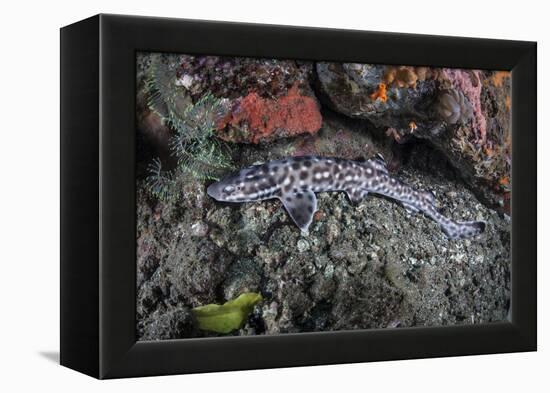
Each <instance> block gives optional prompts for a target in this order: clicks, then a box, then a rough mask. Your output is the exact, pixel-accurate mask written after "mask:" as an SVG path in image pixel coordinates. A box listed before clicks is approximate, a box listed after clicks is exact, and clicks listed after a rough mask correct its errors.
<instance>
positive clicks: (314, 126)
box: [217, 84, 323, 143]
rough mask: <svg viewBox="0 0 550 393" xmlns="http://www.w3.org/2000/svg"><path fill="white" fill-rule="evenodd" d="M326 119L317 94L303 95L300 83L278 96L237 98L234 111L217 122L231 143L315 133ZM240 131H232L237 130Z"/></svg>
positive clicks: (219, 133)
mask: <svg viewBox="0 0 550 393" xmlns="http://www.w3.org/2000/svg"><path fill="white" fill-rule="evenodd" d="M322 121H323V119H322V116H321V112H320V111H319V104H318V103H317V100H316V99H315V98H314V97H311V96H307V95H302V94H301V93H300V89H299V88H298V85H297V84H295V85H294V86H292V87H291V88H290V89H289V90H288V92H287V93H286V95H284V96H281V97H279V98H276V99H272V98H263V97H261V96H260V95H258V94H257V93H255V92H251V93H249V94H248V95H246V96H245V97H243V98H241V99H238V100H236V102H235V104H234V105H233V107H232V109H231V111H230V112H229V113H227V115H226V116H224V117H223V118H222V119H221V120H220V121H219V122H218V124H217V128H218V135H219V137H220V138H222V139H225V140H228V141H232V142H248V143H259V142H265V141H269V140H273V139H275V138H277V137H289V136H293V135H297V134H303V133H309V134H313V133H316V132H317V131H319V129H320V128H321V123H322ZM235 129H236V130H239V132H233V131H234V130H235Z"/></svg>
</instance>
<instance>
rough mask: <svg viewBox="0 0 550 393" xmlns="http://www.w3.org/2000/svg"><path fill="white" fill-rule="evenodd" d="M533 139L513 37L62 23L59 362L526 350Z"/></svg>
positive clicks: (263, 364)
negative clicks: (461, 36)
mask: <svg viewBox="0 0 550 393" xmlns="http://www.w3.org/2000/svg"><path fill="white" fill-rule="evenodd" d="M535 151H536V44H535V43H532V42H518V41H502V40H486V39H474V38H457V37H454V38H451V37H438V36H421V35H407V34H395V33H374V32H362V31H346V30H329V29H314V28H300V27H282V26H265V25H253V24H237V23H223V22H206V21H192V20H177V19H160V18H144V17H130V16H118V15H98V16H95V17H92V18H90V19H87V20H84V21H81V22H78V23H75V24H73V25H70V26H67V27H64V28H63V29H61V229H62V233H61V364H63V365H65V366H67V367H71V368H73V369H75V370H78V371H81V372H83V373H86V374H89V375H91V376H94V377H97V378H118V377H129V376H143V375H159V374H175V373H192V372H206V371H221V370H238V369H251V368H268V367H286V366H300V365H316V364H331V363H346V362H364V361H375V360H390V359H409V358H421V357H441V356H456V355H469V354H486V353H502V352H517V351H533V350H536V158H535V157H536V155H535ZM236 354H238V355H236Z"/></svg>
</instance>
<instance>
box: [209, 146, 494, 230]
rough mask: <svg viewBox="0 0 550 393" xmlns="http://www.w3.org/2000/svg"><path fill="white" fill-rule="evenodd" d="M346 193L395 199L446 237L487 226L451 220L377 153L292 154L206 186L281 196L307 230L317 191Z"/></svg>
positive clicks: (217, 192)
mask: <svg viewBox="0 0 550 393" xmlns="http://www.w3.org/2000/svg"><path fill="white" fill-rule="evenodd" d="M327 191H344V192H346V193H347V195H348V197H349V199H350V200H351V201H352V202H353V203H358V202H359V201H361V200H362V199H363V198H365V197H366V196H367V195H368V194H369V193H373V194H378V195H382V196H385V197H388V198H391V199H394V200H396V201H399V202H400V203H401V204H402V205H403V206H404V207H405V209H407V211H408V212H410V213H416V212H422V213H424V214H425V215H426V216H428V217H430V218H431V219H433V220H434V221H436V222H437V223H438V224H439V225H440V226H441V229H442V230H443V232H444V233H445V234H446V235H447V237H449V238H451V239H457V238H467V237H472V236H475V235H477V234H480V233H482V232H483V231H484V229H485V223H484V222H483V221H453V220H451V219H449V218H447V217H445V216H443V215H442V214H441V213H439V211H438V210H437V209H436V207H435V199H434V195H433V193H431V192H429V191H421V190H415V189H413V188H412V187H409V186H408V185H406V184H404V183H402V182H400V181H399V180H397V179H396V178H394V177H392V176H390V175H389V174H388V170H387V168H386V164H385V162H384V161H383V159H382V158H381V157H377V158H373V159H370V160H367V161H362V162H360V161H352V160H346V159H341V158H331V157H310V156H306V157H292V158H287V159H283V160H276V161H270V162H267V163H265V164H263V165H254V166H251V167H248V168H244V169H242V170H240V171H239V172H237V173H235V174H233V175H230V176H227V177H226V178H224V179H222V180H220V181H219V182H216V183H214V184H212V185H210V186H209V187H208V189H207V192H208V195H210V196H211V197H212V198H214V199H216V200H218V201H225V202H252V201H260V200H265V199H272V198H279V199H280V200H281V202H282V203H283V205H284V206H285V209H286V210H287V212H288V214H289V215H290V217H291V218H292V220H293V221H294V222H295V223H296V225H298V227H299V228H300V229H301V230H302V231H305V232H307V230H308V228H309V225H310V224H311V221H312V219H313V214H314V213H315V211H316V210H317V197H316V196H315V193H316V192H327Z"/></svg>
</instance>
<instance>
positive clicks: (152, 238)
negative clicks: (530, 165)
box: [136, 55, 510, 340]
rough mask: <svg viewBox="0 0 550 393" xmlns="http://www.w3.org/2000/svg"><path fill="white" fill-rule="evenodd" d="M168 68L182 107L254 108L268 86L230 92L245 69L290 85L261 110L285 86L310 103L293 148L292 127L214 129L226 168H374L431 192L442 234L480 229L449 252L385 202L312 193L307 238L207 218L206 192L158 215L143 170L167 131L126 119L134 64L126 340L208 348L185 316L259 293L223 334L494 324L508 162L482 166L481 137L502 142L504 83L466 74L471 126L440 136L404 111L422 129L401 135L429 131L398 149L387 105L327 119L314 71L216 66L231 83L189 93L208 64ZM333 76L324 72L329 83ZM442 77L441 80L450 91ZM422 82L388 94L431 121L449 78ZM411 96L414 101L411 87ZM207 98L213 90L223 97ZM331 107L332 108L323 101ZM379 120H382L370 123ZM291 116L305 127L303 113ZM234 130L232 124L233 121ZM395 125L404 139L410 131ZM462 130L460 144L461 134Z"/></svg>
mask: <svg viewBox="0 0 550 393" xmlns="http://www.w3.org/2000/svg"><path fill="white" fill-rule="evenodd" d="M181 59H182V62H183V63H185V62H186V61H189V62H191V63H192V62H194V63H193V65H194V66H193V67H191V68H190V66H189V64H183V66H182V67H183V69H184V70H185V71H186V72H187V73H188V74H185V75H191V77H190V78H191V79H189V78H187V79H185V77H184V80H185V81H187V82H189V80H191V81H196V82H197V83H200V86H199V87H196V88H195V87H194V85H190V86H186V87H189V96H190V97H191V99H195V97H194V95H200V94H201V92H204V91H206V90H208V91H213V92H215V93H217V94H218V96H219V97H224V98H230V99H232V100H235V101H236V102H237V104H235V105H244V104H243V102H244V100H246V99H248V97H249V95H250V94H251V93H249V92H250V91H251V90H250V89H252V90H253V91H254V92H257V91H260V92H261V91H262V89H264V90H265V89H267V87H266V86H269V88H270V89H275V88H274V87H273V85H274V83H275V82H273V83H271V84H267V83H264V84H259V87H258V86H256V85H254V86H253V87H250V86H248V87H247V88H246V89H245V88H244V87H243V84H245V83H244V82H242V81H240V80H239V79H238V75H239V72H241V73H245V72H246V73H247V75H249V74H250V72H251V67H253V66H255V67H257V68H258V70H259V71H262V70H264V71H265V69H268V71H269V72H268V73H267V74H262V73H260V72H259V71H258V72H257V76H256V79H255V80H256V81H258V80H259V81H262V78H270V77H271V78H273V76H269V75H273V73H274V71H273V70H276V71H277V70H278V71H281V70H282V71H281V74H282V75H287V76H288V75H289V74H291V73H292V72H295V75H294V77H295V80H291V81H290V82H288V83H286V85H285V84H284V83H283V82H280V80H279V79H277V83H280V84H283V85H284V87H283V88H282V92H274V91H271V92H270V94H266V95H265V96H264V97H263V98H262V99H263V100H269V99H273V100H277V97H278V99H279V101H283V102H284V99H285V98H284V97H288V96H289V95H290V94H296V93H295V92H293V93H289V91H290V90H291V89H293V88H295V86H297V85H298V86H300V89H301V90H300V91H302V92H303V93H300V94H303V96H304V97H311V99H314V100H315V105H316V106H315V108H317V109H316V110H318V114H319V119H321V120H320V122H321V123H320V124H319V126H320V127H316V126H315V124H314V123H315V122H314V120H315V119H316V118H315V116H316V114H315V116H314V117H313V118H314V120H312V118H311V116H310V117H309V118H308V119H305V120H304V122H305V123H304V124H303V126H302V128H303V129H305V130H306V131H307V132H305V133H302V132H299V130H300V124H301V123H296V121H294V120H293V121H292V122H286V120H284V119H283V120H281V122H279V123H278V126H277V127H279V128H280V127H282V126H284V125H285V124H288V125H292V127H294V128H292V130H293V133H292V134H291V133H288V132H287V133H286V134H285V132H284V131H285V130H282V131H281V130H280V129H277V130H276V132H274V133H273V134H270V133H269V131H270V130H268V129H266V127H261V129H260V130H256V131H255V129H254V124H253V123H252V121H251V120H250V119H249V120H250V123H249V124H247V125H246V126H247V127H248V128H247V129H246V133H242V132H241V133H238V132H235V130H229V128H231V127H234V124H229V123H228V124H227V125H225V128H224V129H223V130H220V132H227V133H226V134H223V135H221V136H220V138H223V139H224V140H226V141H227V142H228V143H229V144H230V149H231V160H232V163H233V164H234V166H235V167H237V168H239V167H243V166H247V165H250V164H253V163H259V162H263V161H266V160H270V159H276V158H281V157H284V156H285V155H295V154H321V155H332V156H341V157H346V158H356V157H359V156H364V155H365V153H366V152H368V153H369V154H371V153H373V152H381V153H383V154H384V156H385V157H388V156H389V158H387V160H388V164H389V169H390V172H391V174H392V175H393V176H396V177H397V178H399V179H400V180H402V181H403V182H405V183H407V184H409V185H411V186H414V187H416V188H419V189H425V190H431V191H433V193H434V194H435V197H436V201H437V206H438V208H439V209H440V210H441V212H443V213H444V214H445V215H447V216H449V217H452V218H453V219H456V220H484V221H485V222H486V223H487V226H486V231H485V232H484V233H483V234H482V235H480V236H478V237H476V238H473V239H466V240H452V241H451V240H448V239H447V238H446V237H445V235H444V234H443V232H442V231H441V230H440V228H439V226H438V225H437V224H436V223H435V222H433V221H431V220H430V219H429V218H427V217H425V216H423V215H421V214H416V215H410V214H408V213H407V212H406V210H405V209H404V208H403V207H402V206H401V205H399V204H397V203H394V202H392V201H391V200H388V199H384V198H379V197H376V196H372V197H368V198H367V199H365V200H364V201H362V202H361V203H359V204H356V205H354V204H352V203H350V202H349V200H348V199H347V197H346V196H345V194H344V193H320V194H318V200H319V205H318V209H319V210H318V212H317V213H316V214H315V217H314V221H313V223H312V224H311V226H310V229H309V234H307V235H305V234H303V233H301V232H300V230H299V229H298V228H297V227H296V226H295V225H294V224H293V223H292V221H291V220H290V218H289V217H288V215H287V213H286V212H285V210H284V208H283V207H282V205H281V203H280V202H279V201H278V200H271V201H264V202H255V203H245V204H227V203H225V204H224V203H219V202H216V201H214V200H213V199H211V198H210V197H209V196H208V195H207V194H206V192H205V191H206V186H207V185H208V184H209V183H210V182H209V181H206V180H200V179H197V178H196V177H193V176H191V175H189V176H187V177H186V178H185V179H186V180H185V182H183V183H182V184H183V185H182V187H181V189H180V190H179V192H180V193H181V194H180V195H179V197H178V198H173V199H171V200H168V201H162V200H160V199H159V198H157V197H155V196H154V195H152V194H151V192H150V191H149V189H148V187H147V179H146V173H145V170H144V168H146V166H147V164H148V162H150V160H152V159H153V158H154V157H158V156H160V157H163V154H164V157H165V158H166V157H168V156H167V155H166V149H167V147H166V146H163V143H164V144H165V142H163V140H164V139H163V138H164V137H163V133H167V134H168V135H169V134H170V132H171V131H170V129H169V127H165V126H164V125H162V122H159V121H158V120H155V119H152V118H151V117H152V116H153V114H152V113H150V112H149V111H148V109H147V108H146V106H145V105H143V104H140V96H143V95H146V93H144V92H143V90H144V89H145V88H144V84H143V83H142V81H140V80H139V78H142V77H143V75H142V74H143V73H145V71H146V68H147V66H148V55H142V57H141V58H140V59H139V60H140V61H139V62H138V66H139V67H140V68H139V69H138V86H139V88H140V89H141V90H140V91H139V92H138V130H137V132H138V160H139V162H138V176H139V177H138V179H137V183H136V184H137V191H136V192H137V213H136V214H137V216H136V219H137V244H136V245H137V277H136V280H137V289H138V296H137V299H136V302H137V335H138V338H139V339H140V340H159V339H174V338H186V337H202V336H212V335H216V333H212V332H207V331H203V330H200V329H199V327H198V324H197V321H196V319H195V317H194V315H193V313H192V312H191V309H192V308H194V307H197V306H202V305H205V304H212V303H217V304H222V303H224V302H226V301H228V300H231V299H234V298H236V297H237V296H238V295H239V294H241V293H244V292H258V293H261V295H262V297H263V301H262V302H261V303H259V304H258V305H257V306H256V307H255V308H254V310H253V312H252V313H251V314H250V315H249V316H248V319H247V320H246V321H245V323H244V325H243V326H242V328H240V329H238V330H235V331H234V332H232V333H230V334H233V335H258V334H278V333H290V332H292V333H297V332H312V331H331V330H345V329H370V328H404V327H411V326H440V325H456V324H479V323H488V322H493V321H501V320H503V319H506V318H507V315H508V310H509V306H510V219H509V216H508V214H507V213H508V206H509V200H510V197H509V192H508V190H509V188H508V187H509V182H510V179H509V177H507V176H506V173H507V172H506V171H508V173H509V162H508V164H506V162H507V161H506V159H502V157H501V158H499V159H498V160H497V159H496V158H494V159H493V157H494V155H495V154H508V153H509V150H507V151H504V150H498V149H497V146H496V142H495V138H494V136H492V135H491V132H496V131H495V130H496V129H498V130H499V132H502V129H504V128H506V127H508V126H509V124H508V123H507V120H506V116H508V115H509V113H508V115H507V114H506V113H503V111H502V110H500V111H499V110H497V109H495V108H501V107H504V106H502V105H501V103H500V102H501V101H504V100H505V99H506V94H507V90H506V88H507V86H508V87H509V81H507V80H506V79H505V80H504V82H503V81H502V80H501V79H494V75H495V74H494V73H493V74H491V73H486V72H485V73H480V74H479V75H478V74H476V75H477V76H476V77H477V78H478V83H480V84H481V86H480V89H479V90H480V92H481V93H480V94H479V95H478V96H477V99H478V100H479V102H478V103H477V104H476V105H478V108H477V110H478V111H479V112H480V113H476V105H474V103H471V107H472V109H473V112H469V114H468V116H469V117H467V118H464V119H463V122H462V123H456V124H453V125H452V126H450V125H449V123H450V122H452V120H453V119H451V120H449V119H441V118H438V117H437V115H434V114H433V113H432V112H430V111H431V110H430V109H429V108H428V109H423V108H422V106H418V105H416V104H415V111H409V112H407V113H409V115H410V114H411V113H413V112H415V113H416V112H418V111H422V110H424V111H425V112H427V113H428V114H427V115H426V116H425V117H422V116H421V115H418V114H416V116H419V118H418V121H417V122H416V123H415V124H419V125H420V124H423V125H424V127H426V128H428V126H429V127H431V128H430V130H428V131H425V134H424V135H422V134H421V135H420V136H419V137H416V136H412V137H410V136H409V135H404V133H406V132H410V130H409V131H407V130H406V127H405V128H403V129H400V128H399V127H398V126H399V122H398V121H397V120H395V119H394V118H396V117H397V118H399V116H401V117H403V116H405V115H403V113H400V112H399V111H398V110H397V109H395V108H396V105H397V104H398V103H399V98H395V99H394V101H395V102H394V106H393V107H391V106H388V107H387V109H384V108H385V107H379V108H375V110H372V111H371V112H369V110H368V109H367V110H365V111H363V112H362V113H359V112H358V111H357V110H356V109H353V108H352V109H353V110H352V109H350V108H348V109H350V111H349V112H347V110H346V108H345V106H343V104H342V103H343V102H344V98H343V97H342V94H344V93H345V92H344V93H342V92H340V91H338V92H336V93H335V92H334V91H333V90H331V88H332V89H334V86H333V85H331V84H330V83H332V84H334V83H335V82H334V81H333V80H331V82H330V83H323V80H322V79H323V78H324V77H326V75H325V76H323V75H320V73H322V72H325V68H323V67H321V66H320V65H319V64H317V65H316V64H306V65H303V64H298V65H296V64H297V63H294V62H290V63H291V64H290V65H289V64H287V63H289V62H281V64H279V63H277V62H276V61H269V62H268V61H263V63H262V61H257V63H255V64H253V65H252V66H251V65H250V64H248V63H246V67H244V66H243V64H242V63H239V62H238V61H236V62H234V63H231V64H230V65H229V66H225V65H224V67H225V68H223V70H225V71H224V72H226V73H230V72H232V73H233V75H234V74H237V76H236V77H233V79H231V80H221V81H219V80H218V81H217V82H216V79H207V80H206V81H205V80H204V79H200V77H202V76H204V75H205V73H206V71H208V67H215V66H216V65H217V64H218V63H219V61H218V62H217V60H213V61H210V63H208V62H206V63H204V62H203V63H200V62H199V63H197V64H195V63H196V62H197V60H196V58H195V57H185V56H182V57H181ZM189 59H191V60H192V61H191V60H189ZM215 59H217V58H215ZM224 64H225V63H224ZM292 64H294V68H292V67H291V66H292ZM185 67H187V68H185ZM285 67H286V68H285ZM288 67H290V68H291V69H290V71H289V70H288V69H287V68H288ZM373 67H374V66H373ZM348 68H349V69H350V70H352V71H353V70H355V68H354V67H348ZM327 69H330V67H329V68H327ZM205 70H206V71H205ZM253 70H255V69H254V68H253ZM340 71H341V70H340V69H339V68H337V67H336V68H333V69H331V72H340ZM348 71H349V70H348ZM348 71H346V72H347V74H345V75H347V77H348V78H351V77H352V76H354V75H356V74H353V72H354V71H353V72H352V71H349V72H348ZM140 72H141V73H140ZM361 72H362V73H360V74H359V75H362V76H363V77H364V80H367V82H368V77H370V76H368V75H367V76H365V70H362V71H361ZM270 73H271V74H270ZM418 73H419V72H418ZM265 75H267V76H265ZM277 75H278V74H277ZM304 75H305V76H304ZM384 75H386V74H384ZM442 75H443V76H442ZM180 76H181V75H180ZM453 77H454V78H455V79H456V75H454V76H453ZM235 78H237V79H235ZM278 78H283V77H278ZM300 78H302V79H300ZM425 78H426V80H425V81H421V80H419V81H417V84H415V85H413V84H403V83H401V84H393V85H392V83H393V82H388V84H389V87H390V88H393V89H395V90H396V91H398V92H399V91H400V90H408V89H415V91H417V90H420V91H421V92H424V93H425V94H426V97H427V98H426V100H431V101H430V102H431V103H432V104H431V105H433V102H434V100H435V101H436V100H437V97H442V96H441V95H438V94H440V93H438V89H439V90H442V89H443V88H442V87H441V86H443V85H444V83H445V80H447V79H445V78H450V79H452V78H451V77H449V76H448V73H447V74H445V73H444V72H443V71H441V72H440V73H439V74H438V75H437V76H434V77H433V78H432V79H430V80H428V79H427V77H425ZM436 78H437V79H436ZM455 79H453V80H455ZM297 81H298V82H297ZM486 81H488V82H486ZM237 82H238V83H237ZM360 82H361V81H359V82H357V80H356V81H355V82H354V83H356V84H358V86H359V87H355V89H356V90H354V92H355V91H357V89H359V90H360V88H365V89H366V91H371V90H368V89H369V86H363V87H361V84H360ZM386 82H387V80H386ZM189 83H191V82H189ZM193 83H194V82H193ZM216 83H217V84H216ZM224 83H225V85H224ZM231 83H232V84H233V85H232V84H231ZM342 83H343V82H342ZM365 83H366V82H365ZM422 83H425V86H420V85H421V84H422ZM461 83H462V85H461V84H460V83H457V84H456V85H455V88H456V89H457V90H460V88H461V87H462V88H463V89H466V90H467V88H469V86H466V87H464V86H463V85H464V83H463V82H461ZM507 83H508V85H507ZM220 86H222V87H223V86H225V90H223V89H221V87H220ZM331 86H332V87H331ZM241 88H242V89H243V90H242V91H239V89H241ZM277 88H279V87H277ZM447 88H448V86H446V87H445V89H447ZM216 89H218V90H216ZM220 89H221V90H220ZM227 89H229V90H227ZM231 89H232V90H231ZM422 89H424V90H422ZM430 89H432V90H433V91H432V90H430ZM306 90H307V91H306ZM304 91H305V92H304ZM445 91H447V90H445ZM375 92H376V91H375ZM424 93H422V94H424ZM247 94H248V95H247ZM254 94H256V93H254ZM285 94H286V95H285ZM331 94H333V95H334V96H336V97H332V99H331V97H330V96H331ZM354 94H355V93H354ZM365 94H367V93H365ZM372 94H374V93H372V92H371V93H370V94H368V95H369V97H370V98H369V99H370V100H373V101H374V102H375V103H376V104H377V105H378V101H379V100H377V98H378V96H376V95H374V96H372ZM418 94H420V93H418ZM445 94H446V93H445ZM461 94H462V93H461ZM467 94H468V92H467V91H466V92H464V95H465V96H467ZM243 97H244V98H243ZM259 97H260V96H259ZM281 97H283V98H281ZM434 97H435V98H434ZM468 97H470V99H471V100H473V98H471V96H468ZM352 99H353V97H350V100H352ZM411 99H412V98H411ZM414 99H415V100H416V99H417V98H414ZM239 100H240V101H239ZM389 100H391V97H390V99H389ZM466 101H467V102H468V100H466ZM262 102H264V103H265V102H267V101H262ZM396 102H397V104H396ZM307 103H309V101H307V102H306V104H307ZM383 103H385V101H384V102H383ZM383 103H381V104H383ZM300 104H303V102H300ZM381 104H380V105H381ZM403 105H405V104H403ZM472 109H470V111H471V110H472ZM285 110H286V109H285ZM308 110H309V109H308ZM384 110H386V112H387V113H386V114H385V115H384V116H380V113H383V111H384ZM392 111H393V112H392ZM239 113H242V108H241V112H239ZM287 113H289V112H287ZM300 113H302V114H304V113H306V114H308V115H311V113H310V112H308V111H306V112H300ZM291 115H292V116H294V115H295V113H291ZM373 116H374V117H373ZM480 116H484V118H483V119H481V117H480ZM438 119H439V120H438ZM240 121H241V123H239V124H242V121H243V119H240ZM246 121H247V119H244V122H245V123H246ZM438 121H439V123H441V124H439V123H438ZM406 123H407V126H408V125H409V123H410V122H409V121H407V122H406ZM281 124H282V126H281ZM296 124H298V126H296ZM483 124H485V125H483ZM289 127H290V126H289ZM438 127H439V128H442V130H439V128H438ZM468 127H469V128H468ZM476 127H477V128H476ZM315 128H317V129H315ZM390 129H391V130H390ZM468 129H471V130H474V131H475V134H476V135H474V136H473V137H472V136H471V135H470V134H465V130H468ZM296 130H298V132H294V131H296ZM388 130H390V131H388ZM392 130H393V131H392ZM433 130H438V131H437V132H436V131H433ZM474 131H472V132H474ZM482 133H485V134H484V135H481V134H482ZM243 135H244V136H243ZM396 135H397V136H396ZM461 138H462V139H464V140H463V142H464V143H465V144H469V146H470V147H464V149H463V150H460V149H459V148H456V147H457V146H461V144H460V140H461ZM491 138H493V139H491ZM403 139H405V141H403ZM457 140H458V142H456V141H457ZM488 141H491V142H488ZM471 146H474V150H475V147H476V146H477V148H478V149H479V153H475V151H474V152H473V153H472V152H471ZM163 149H164V150H163ZM163 151H164V153H163ZM166 161H170V158H169V157H168V158H166ZM487 168H489V169H487ZM495 173H497V176H495ZM498 187H500V188H498Z"/></svg>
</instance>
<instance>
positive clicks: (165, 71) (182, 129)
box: [146, 55, 232, 200]
mask: <svg viewBox="0 0 550 393" xmlns="http://www.w3.org/2000/svg"><path fill="white" fill-rule="evenodd" d="M177 68H178V62H177V57H168V58H167V59H166V58H163V57H162V56H160V55H158V56H156V57H153V58H152V61H151V65H150V67H149V76H148V79H147V84H146V86H147V91H148V96H149V100H148V106H149V108H150V109H151V110H152V111H154V112H155V113H157V114H158V115H159V116H160V117H161V119H162V121H163V122H164V124H166V125H167V126H169V127H170V128H171V129H172V130H173V135H172V137H171V138H170V141H169V147H170V150H171V153H172V155H173V156H174V157H175V158H176V160H177V167H176V168H175V169H173V170H171V171H166V170H163V169H162V165H161V162H160V160H158V159H155V160H154V161H153V162H152V163H151V164H150V165H149V177H148V187H149V190H150V191H151V193H152V194H154V195H155V196H157V197H158V198H159V199H163V200H168V199H172V198H177V197H178V195H179V193H178V185H180V183H181V182H182V181H184V178H185V177H186V176H187V175H190V176H192V177H193V178H195V179H198V180H208V179H211V180H218V179H219V175H220V174H221V173H223V172H226V171H227V170H228V169H231V168H232V165H231V159H230V154H229V148H228V146H227V145H226V144H225V143H224V142H222V141H221V140H220V139H218V138H216V136H215V129H216V120H217V119H218V118H219V116H220V115H221V113H222V111H223V105H222V102H221V101H220V100H219V99H217V98H216V97H214V96H213V95H212V94H210V93H206V94H204V95H203V96H202V97H201V98H200V99H199V100H197V102H195V103H192V102H191V98H190V97H189V96H188V94H187V93H186V90H185V88H184V87H182V86H180V85H178V83H177Z"/></svg>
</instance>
